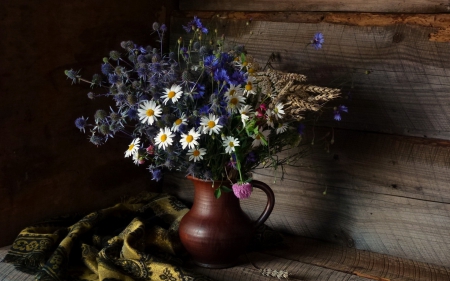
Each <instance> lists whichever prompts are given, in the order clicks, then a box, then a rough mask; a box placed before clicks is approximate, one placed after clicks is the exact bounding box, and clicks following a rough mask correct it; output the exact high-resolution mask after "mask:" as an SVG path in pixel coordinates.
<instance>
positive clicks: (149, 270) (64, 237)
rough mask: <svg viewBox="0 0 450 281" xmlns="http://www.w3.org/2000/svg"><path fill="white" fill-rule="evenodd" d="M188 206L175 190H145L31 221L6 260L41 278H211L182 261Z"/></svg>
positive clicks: (175, 280) (174, 280)
mask: <svg viewBox="0 0 450 281" xmlns="http://www.w3.org/2000/svg"><path fill="white" fill-rule="evenodd" d="M187 211H188V209H187V208H186V206H185V205H184V204H182V203H181V202H180V201H178V199H176V198H175V197H173V196H170V195H167V194H159V193H145V194H142V195H140V196H138V197H135V198H130V199H128V200H124V202H122V203H119V204H117V205H115V206H112V207H110V208H106V209H102V210H100V211H97V212H93V213H91V214H89V215H87V216H84V217H77V216H70V217H64V218H59V219H53V220H50V221H46V222H44V223H40V224H38V225H34V226H32V227H27V228H25V229H24V230H22V231H21V232H20V234H19V235H18V237H17V238H16V240H15V241H14V243H13V245H12V247H11V249H10V251H9V252H8V254H7V255H6V257H5V258H4V260H3V261H4V262H8V263H12V264H14V265H15V266H16V268H17V269H19V270H21V271H24V272H27V273H31V274H35V278H36V279H37V280H102V281H110V280H167V281H178V280H180V281H194V280H195V281H197V280H201V281H203V280H208V281H209V280H211V279H210V278H208V277H205V276H201V275H199V274H195V273H193V272H190V271H187V270H185V269H184V268H183V266H182V260H183V257H184V251H183V248H182V245H181V244H180V242H179V238H178V225H179V222H180V220H181V218H182V217H183V215H184V214H185V213H186V212H187Z"/></svg>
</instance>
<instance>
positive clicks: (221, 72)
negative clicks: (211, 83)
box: [214, 68, 230, 83]
mask: <svg viewBox="0 0 450 281" xmlns="http://www.w3.org/2000/svg"><path fill="white" fill-rule="evenodd" d="M214 80H216V81H218V82H223V83H225V82H227V83H230V77H229V76H228V73H227V71H226V70H225V69H223V68H219V69H216V71H214Z"/></svg>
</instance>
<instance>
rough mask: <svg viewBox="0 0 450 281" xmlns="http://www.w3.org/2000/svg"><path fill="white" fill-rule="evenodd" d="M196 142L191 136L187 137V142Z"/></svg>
mask: <svg viewBox="0 0 450 281" xmlns="http://www.w3.org/2000/svg"><path fill="white" fill-rule="evenodd" d="M193 140H194V137H193V136H191V135H189V136H187V137H186V142H192V141H193Z"/></svg>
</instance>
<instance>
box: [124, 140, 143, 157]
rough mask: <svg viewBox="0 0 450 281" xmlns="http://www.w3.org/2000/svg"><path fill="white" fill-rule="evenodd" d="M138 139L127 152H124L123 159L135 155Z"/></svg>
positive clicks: (137, 148)
mask: <svg viewBox="0 0 450 281" xmlns="http://www.w3.org/2000/svg"><path fill="white" fill-rule="evenodd" d="M140 141H141V139H140V138H135V139H134V140H133V141H132V142H131V143H130V145H129V146H128V149H127V151H125V157H130V156H131V155H134V154H137V152H138V150H139V142H140Z"/></svg>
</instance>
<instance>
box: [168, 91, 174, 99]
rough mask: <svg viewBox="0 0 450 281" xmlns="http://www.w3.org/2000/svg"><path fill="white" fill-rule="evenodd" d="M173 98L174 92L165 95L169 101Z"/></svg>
mask: <svg viewBox="0 0 450 281" xmlns="http://www.w3.org/2000/svg"><path fill="white" fill-rule="evenodd" d="M174 96H175V92H174V91H170V92H169V93H168V94H167V97H168V98H169V99H171V98H173V97H174Z"/></svg>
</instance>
